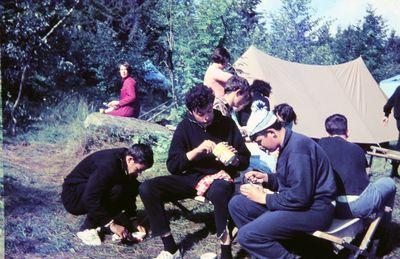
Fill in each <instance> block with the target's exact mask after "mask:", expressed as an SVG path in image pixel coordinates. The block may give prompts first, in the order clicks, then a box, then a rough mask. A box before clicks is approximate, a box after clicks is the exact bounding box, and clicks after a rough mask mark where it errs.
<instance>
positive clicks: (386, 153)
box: [367, 146, 400, 167]
mask: <svg viewBox="0 0 400 259" xmlns="http://www.w3.org/2000/svg"><path fill="white" fill-rule="evenodd" d="M370 148H371V151H368V152H367V154H368V155H370V158H369V166H370V167H371V166H372V160H373V158H374V157H382V158H385V159H391V160H396V161H400V152H399V151H396V150H391V149H387V148H381V147H377V146H371V147H370Z"/></svg>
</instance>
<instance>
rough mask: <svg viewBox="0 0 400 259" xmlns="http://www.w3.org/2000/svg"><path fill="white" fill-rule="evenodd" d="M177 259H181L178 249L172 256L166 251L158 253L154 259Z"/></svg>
mask: <svg viewBox="0 0 400 259" xmlns="http://www.w3.org/2000/svg"><path fill="white" fill-rule="evenodd" d="M179 258H182V255H181V252H180V251H179V249H178V250H176V252H175V253H174V254H171V253H170V252H168V251H161V253H159V254H158V256H157V257H155V258H154V259H179Z"/></svg>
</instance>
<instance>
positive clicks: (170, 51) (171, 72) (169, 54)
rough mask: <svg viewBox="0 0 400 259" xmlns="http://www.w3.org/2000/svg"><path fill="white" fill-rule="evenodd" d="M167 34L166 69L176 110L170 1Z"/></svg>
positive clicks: (170, 2)
mask: <svg viewBox="0 0 400 259" xmlns="http://www.w3.org/2000/svg"><path fill="white" fill-rule="evenodd" d="M168 23H169V33H168V35H167V43H168V51H167V62H166V64H167V68H168V74H169V80H170V81H171V92H172V99H173V102H174V104H175V108H178V98H177V96H176V89H175V75H174V63H173V60H172V56H173V50H174V35H173V31H172V0H170V1H169V17H168Z"/></svg>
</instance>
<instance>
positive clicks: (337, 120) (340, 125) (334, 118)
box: [325, 113, 347, 135]
mask: <svg viewBox="0 0 400 259" xmlns="http://www.w3.org/2000/svg"><path fill="white" fill-rule="evenodd" d="M325 130H326V132H328V133H329V135H346V134H347V119H346V117H345V116H344V115H342V114H338V113H337V114H333V115H331V116H329V117H328V118H326V120H325Z"/></svg>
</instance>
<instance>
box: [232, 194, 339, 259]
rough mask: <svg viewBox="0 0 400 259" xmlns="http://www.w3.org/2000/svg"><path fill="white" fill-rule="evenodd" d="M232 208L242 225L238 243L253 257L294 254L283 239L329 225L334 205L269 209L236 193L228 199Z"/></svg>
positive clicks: (238, 222) (237, 224)
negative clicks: (285, 209) (302, 208)
mask: <svg viewBox="0 0 400 259" xmlns="http://www.w3.org/2000/svg"><path fill="white" fill-rule="evenodd" d="M318 203H319V204H318ZM229 212H230V214H231V217H232V219H233V221H234V222H235V224H236V226H237V227H238V229H239V231H238V233H237V240H238V242H239V244H240V245H241V246H242V247H243V248H244V249H245V250H246V251H247V252H249V253H250V254H251V256H252V257H255V258H282V259H283V258H294V255H293V254H291V253H290V252H289V251H288V250H286V249H285V247H284V246H283V245H282V244H281V243H280V241H282V240H287V239H291V238H293V237H297V236H299V235H300V234H302V233H309V232H313V231H315V230H317V229H322V228H326V227H328V226H329V224H330V223H331V221H332V219H333V213H334V207H333V205H331V204H325V203H322V202H316V203H315V204H313V206H312V208H310V209H309V210H306V211H283V210H276V211H270V210H268V209H267V207H266V206H265V205H262V204H259V203H256V202H253V201H251V200H249V199H247V198H246V197H245V196H243V195H236V196H234V197H233V198H232V199H231V200H230V202H229Z"/></svg>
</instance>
